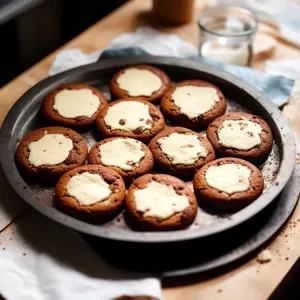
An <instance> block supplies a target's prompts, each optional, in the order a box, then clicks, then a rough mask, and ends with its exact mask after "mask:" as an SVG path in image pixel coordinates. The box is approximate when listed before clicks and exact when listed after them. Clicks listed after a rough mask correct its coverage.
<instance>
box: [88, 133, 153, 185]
mask: <svg viewBox="0 0 300 300" xmlns="http://www.w3.org/2000/svg"><path fill="white" fill-rule="evenodd" d="M88 162H89V163H90V164H97V165H102V166H105V167H109V168H111V169H113V170H115V171H116V172H118V173H119V174H120V175H121V176H122V178H123V180H124V181H125V182H126V183H130V182H132V180H133V179H135V178H137V177H139V176H141V175H144V174H146V173H150V172H151V170H152V168H153V164H154V160H153V155H152V153H151V151H150V150H149V148H148V147H147V146H146V145H145V144H143V143H142V142H140V141H138V140H135V139H132V138H123V137H113V138H107V139H104V140H102V141H101V142H98V143H96V144H95V145H94V146H93V147H92V148H91V150H90V153H89V155H88Z"/></svg>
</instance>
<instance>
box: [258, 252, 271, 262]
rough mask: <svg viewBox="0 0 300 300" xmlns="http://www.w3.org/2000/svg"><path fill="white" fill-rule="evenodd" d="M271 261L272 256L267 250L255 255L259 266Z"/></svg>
mask: <svg viewBox="0 0 300 300" xmlns="http://www.w3.org/2000/svg"><path fill="white" fill-rule="evenodd" d="M271 260H272V254H271V252H270V251H269V250H263V251H261V252H260V253H258V255H257V261H258V262H259V263H261V264H264V263H267V262H269V261H271Z"/></svg>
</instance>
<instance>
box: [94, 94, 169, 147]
mask: <svg viewBox="0 0 300 300" xmlns="http://www.w3.org/2000/svg"><path fill="white" fill-rule="evenodd" d="M96 124H97V127H98V130H99V132H100V134H101V135H102V136H103V137H114V136H120V137H131V138H135V139H137V140H140V141H142V142H144V143H147V142H149V141H150V140H151V138H152V137H153V136H155V135H156V134H157V133H159V132H160V131H162V130H163V129H164V128H165V125H166V124H165V120H164V117H163V115H162V114H161V112H160V111H159V109H158V108H157V107H156V106H154V105H153V104H152V103H150V102H148V101H145V100H141V99H134V98H128V99H126V100H123V99H121V100H118V101H114V102H112V103H110V104H109V105H108V106H106V107H104V108H103V109H102V110H101V111H100V113H99V115H98V117H97V120H96Z"/></svg>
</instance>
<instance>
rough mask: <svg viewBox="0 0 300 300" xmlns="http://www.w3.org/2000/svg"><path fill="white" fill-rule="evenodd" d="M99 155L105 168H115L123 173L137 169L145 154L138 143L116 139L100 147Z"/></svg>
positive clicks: (131, 140)
mask: <svg viewBox="0 0 300 300" xmlns="http://www.w3.org/2000/svg"><path fill="white" fill-rule="evenodd" d="M99 155H100V160H101V162H102V164H104V165H105V166H116V167H119V168H121V169H122V170H124V171H131V170H134V169H136V168H137V167H138V165H139V162H140V161H141V159H142V158H143V157H144V156H145V153H144V151H143V150H142V143H141V142H140V141H137V140H134V139H122V138H118V139H115V140H112V141H110V142H107V143H105V144H103V145H101V146H100V147H99Z"/></svg>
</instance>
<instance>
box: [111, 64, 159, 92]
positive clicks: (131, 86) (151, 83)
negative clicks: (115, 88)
mask: <svg viewBox="0 0 300 300" xmlns="http://www.w3.org/2000/svg"><path fill="white" fill-rule="evenodd" d="M116 81H117V84H118V85H119V87H120V88H121V89H122V90H125V91H127V93H128V95H129V96H132V97H136V96H149V97H150V96H151V95H152V94H153V93H154V92H156V91H158V90H159V89H160V87H161V86H162V82H161V79H160V77H159V76H157V75H156V74H154V73H153V72H151V71H149V70H145V69H138V68H130V69H126V70H125V71H124V73H123V74H121V75H120V76H119V77H118V78H117V80H116Z"/></svg>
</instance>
